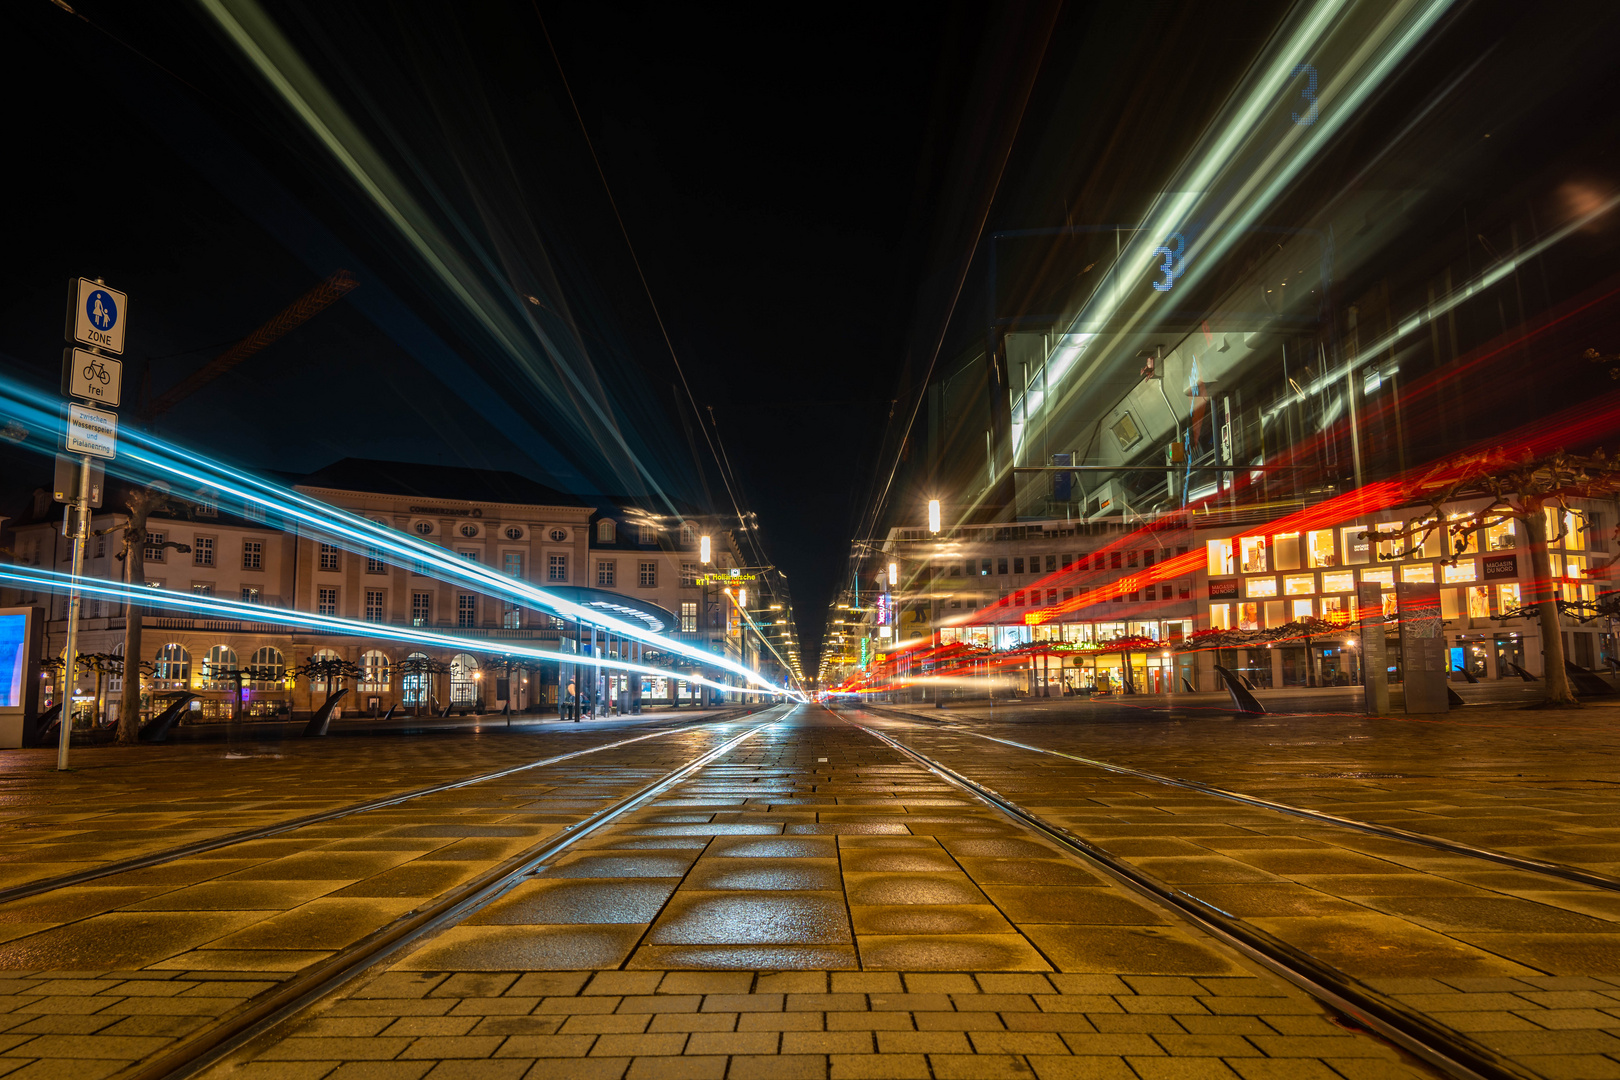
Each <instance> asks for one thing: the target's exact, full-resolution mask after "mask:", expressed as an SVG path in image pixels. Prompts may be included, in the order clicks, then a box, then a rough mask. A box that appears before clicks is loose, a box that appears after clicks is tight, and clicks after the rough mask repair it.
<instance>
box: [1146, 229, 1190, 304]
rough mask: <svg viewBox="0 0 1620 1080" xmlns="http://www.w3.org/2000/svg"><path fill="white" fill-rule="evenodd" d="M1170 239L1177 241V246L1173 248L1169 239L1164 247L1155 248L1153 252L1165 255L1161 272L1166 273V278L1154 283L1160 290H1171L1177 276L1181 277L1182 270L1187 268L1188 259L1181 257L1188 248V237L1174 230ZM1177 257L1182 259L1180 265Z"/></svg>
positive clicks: (1160, 267) (1160, 265) (1161, 264)
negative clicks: (1177, 262)
mask: <svg viewBox="0 0 1620 1080" xmlns="http://www.w3.org/2000/svg"><path fill="white" fill-rule="evenodd" d="M1170 240H1174V241H1175V243H1176V246H1175V247H1174V248H1171V247H1170V246H1169V243H1168V241H1167V242H1166V245H1165V246H1164V247H1158V248H1154V249H1153V254H1155V255H1163V256H1164V262H1162V263H1160V264H1159V273H1161V274H1163V275H1164V280H1163V281H1155V282H1154V283H1153V287H1154V288H1155V289H1157V290H1159V291H1160V292H1169V291H1170V286H1172V285H1174V284H1175V283H1176V278H1178V277H1180V276H1181V272H1182V271H1183V270H1185V269H1187V260H1185V259H1181V257H1182V254H1183V253H1184V252H1185V251H1186V250H1187V240H1186V238H1185V237H1183V236H1182V235H1181V234H1180V233H1178V232H1174V233H1171V234H1170ZM1177 259H1181V265H1180V266H1177V265H1176V260H1177Z"/></svg>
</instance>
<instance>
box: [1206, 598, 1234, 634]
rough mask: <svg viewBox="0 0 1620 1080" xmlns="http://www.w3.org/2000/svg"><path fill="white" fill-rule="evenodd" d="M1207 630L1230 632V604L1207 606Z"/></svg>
mask: <svg viewBox="0 0 1620 1080" xmlns="http://www.w3.org/2000/svg"><path fill="white" fill-rule="evenodd" d="M1209 628H1210V629H1211V630H1230V629H1232V605H1231V604H1211V605H1209Z"/></svg>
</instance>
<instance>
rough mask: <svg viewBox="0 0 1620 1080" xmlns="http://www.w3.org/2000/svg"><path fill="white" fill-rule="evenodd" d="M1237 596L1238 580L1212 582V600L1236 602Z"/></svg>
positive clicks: (1210, 587)
mask: <svg viewBox="0 0 1620 1080" xmlns="http://www.w3.org/2000/svg"><path fill="white" fill-rule="evenodd" d="M1237 594H1238V583H1237V578H1233V579H1232V580H1230V581H1212V582H1210V583H1209V598H1210V599H1211V600H1236V599H1237Z"/></svg>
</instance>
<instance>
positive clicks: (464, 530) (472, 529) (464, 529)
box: [461, 521, 478, 537]
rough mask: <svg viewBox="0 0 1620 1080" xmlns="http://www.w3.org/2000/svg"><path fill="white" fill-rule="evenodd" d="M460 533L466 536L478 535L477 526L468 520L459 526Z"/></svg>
mask: <svg viewBox="0 0 1620 1080" xmlns="http://www.w3.org/2000/svg"><path fill="white" fill-rule="evenodd" d="M461 535H462V536H466V537H473V536H477V535H478V526H476V525H474V524H473V523H472V522H470V521H469V522H467V523H466V524H464V525H462V526H461Z"/></svg>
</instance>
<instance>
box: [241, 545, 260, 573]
mask: <svg viewBox="0 0 1620 1080" xmlns="http://www.w3.org/2000/svg"><path fill="white" fill-rule="evenodd" d="M242 569H244V570H263V569H264V542H263V541H262V540H244V541H242Z"/></svg>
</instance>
